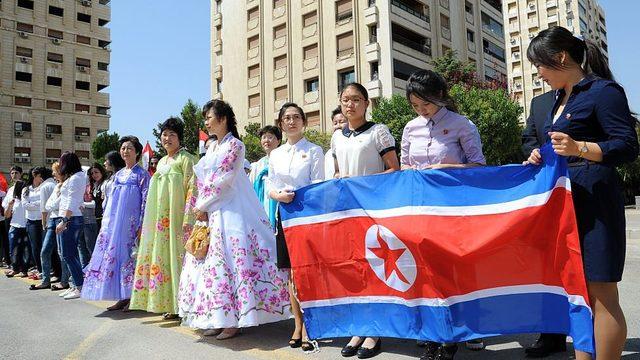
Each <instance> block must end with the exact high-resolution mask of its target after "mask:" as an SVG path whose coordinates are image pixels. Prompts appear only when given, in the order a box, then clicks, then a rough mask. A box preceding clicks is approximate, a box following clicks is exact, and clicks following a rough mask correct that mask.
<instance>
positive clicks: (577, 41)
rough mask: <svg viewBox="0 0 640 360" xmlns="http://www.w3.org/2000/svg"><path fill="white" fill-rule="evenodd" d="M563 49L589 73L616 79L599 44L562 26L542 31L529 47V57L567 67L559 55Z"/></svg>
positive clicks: (558, 66) (541, 63) (534, 62)
mask: <svg viewBox="0 0 640 360" xmlns="http://www.w3.org/2000/svg"><path fill="white" fill-rule="evenodd" d="M563 51H566V52H567V54H569V56H570V57H571V59H573V61H575V62H576V63H577V64H578V65H579V66H581V67H582V69H583V70H584V71H585V72H586V73H587V74H595V75H597V76H598V77H601V78H603V79H607V80H614V79H613V74H612V73H611V69H609V63H608V62H607V59H606V58H605V57H604V55H603V54H602V51H600V48H599V47H598V45H596V44H595V43H594V42H592V41H590V40H583V39H581V38H579V37H577V36H575V35H573V33H572V32H571V31H569V30H567V29H565V28H563V27H561V26H553V27H550V28H548V29H546V30H542V31H540V33H538V35H537V36H536V37H535V38H533V40H531V43H530V44H529V48H527V59H529V61H531V62H532V63H533V64H534V65H544V66H547V67H550V68H552V69H557V70H560V69H564V68H565V65H564V64H562V63H561V62H560V57H559V56H558V55H559V54H560V53H561V52H563ZM585 56H586V59H585ZM583 64H584V65H583Z"/></svg>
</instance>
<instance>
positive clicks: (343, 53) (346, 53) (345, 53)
mask: <svg viewBox="0 0 640 360" xmlns="http://www.w3.org/2000/svg"><path fill="white" fill-rule="evenodd" d="M336 57H337V59H338V61H342V60H347V59H350V58H351V57H353V48H348V49H342V50H338V51H337V54H336Z"/></svg>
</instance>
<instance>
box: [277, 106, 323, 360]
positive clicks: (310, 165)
mask: <svg viewBox="0 0 640 360" xmlns="http://www.w3.org/2000/svg"><path fill="white" fill-rule="evenodd" d="M276 125H277V126H278V127H279V128H280V129H282V132H283V133H284V134H285V135H286V136H287V142H286V143H284V144H283V145H281V146H280V147H279V148H277V149H275V150H273V151H272V152H271V156H270V157H269V178H268V182H267V187H268V189H269V196H270V197H271V198H272V199H274V200H276V201H278V202H281V203H285V204H288V203H290V202H291V201H293V198H294V197H295V193H294V191H295V190H297V189H299V188H301V187H304V186H307V185H309V184H313V183H317V182H321V181H323V180H324V154H323V151H322V148H321V147H320V146H318V145H316V144H313V143H311V142H309V141H308V140H307V139H305V137H304V129H305V127H306V126H307V118H306V116H305V114H304V111H302V108H300V107H299V106H298V105H296V104H294V103H286V104H284V105H282V108H281V109H280V112H279V114H278V119H277V120H276ZM276 251H277V255H278V263H277V265H278V267H279V268H281V269H287V268H291V263H290V261H289V252H288V250H287V245H286V242H285V238H284V231H283V230H282V222H281V221H280V217H279V216H278V223H277V235H276ZM294 293H295V290H294V286H293V280H290V282H289V295H290V298H291V310H292V312H293V315H294V318H295V330H294V332H293V336H291V340H290V341H289V346H291V347H292V348H296V347H302V350H304V351H313V350H314V345H313V344H312V343H311V342H309V340H308V337H307V332H306V329H305V328H304V324H303V322H302V312H301V311H300V304H299V303H298V301H297V299H296V297H295V295H294Z"/></svg>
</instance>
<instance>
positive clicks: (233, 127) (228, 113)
mask: <svg viewBox="0 0 640 360" xmlns="http://www.w3.org/2000/svg"><path fill="white" fill-rule="evenodd" d="M210 110H213V115H214V116H215V117H216V118H218V119H220V118H223V117H224V118H226V119H227V131H229V132H231V135H233V137H235V138H236V139H240V133H238V121H237V120H236V114H235V113H234V112H233V108H232V107H231V105H229V104H228V103H226V102H224V101H222V100H217V99H216V100H211V101H209V102H207V103H206V104H204V106H203V107H202V117H204V118H205V119H206V118H207V113H208V112H209V111H210Z"/></svg>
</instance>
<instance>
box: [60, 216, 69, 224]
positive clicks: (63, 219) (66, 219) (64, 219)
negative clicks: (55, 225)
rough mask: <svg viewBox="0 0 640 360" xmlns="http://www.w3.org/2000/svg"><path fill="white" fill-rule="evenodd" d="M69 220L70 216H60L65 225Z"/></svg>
mask: <svg viewBox="0 0 640 360" xmlns="http://www.w3.org/2000/svg"><path fill="white" fill-rule="evenodd" d="M69 220H71V218H69V217H64V218H62V223H64V224H65V225H66V224H67V223H68V222H69Z"/></svg>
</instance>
